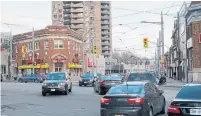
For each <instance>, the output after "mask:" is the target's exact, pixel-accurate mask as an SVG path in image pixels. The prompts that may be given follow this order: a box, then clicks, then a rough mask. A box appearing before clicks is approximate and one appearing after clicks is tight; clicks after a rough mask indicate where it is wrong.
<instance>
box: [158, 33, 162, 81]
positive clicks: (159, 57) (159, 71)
mask: <svg viewBox="0 0 201 116" xmlns="http://www.w3.org/2000/svg"><path fill="white" fill-rule="evenodd" d="M158 73H159V78H161V31H159V39H158Z"/></svg>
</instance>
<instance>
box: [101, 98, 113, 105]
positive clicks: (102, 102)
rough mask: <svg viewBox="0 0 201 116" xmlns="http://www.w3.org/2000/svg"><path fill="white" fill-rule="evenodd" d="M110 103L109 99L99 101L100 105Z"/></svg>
mask: <svg viewBox="0 0 201 116" xmlns="http://www.w3.org/2000/svg"><path fill="white" fill-rule="evenodd" d="M110 101H111V99H109V98H101V99H100V102H101V104H105V103H109V102H110Z"/></svg>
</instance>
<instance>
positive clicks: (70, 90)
mask: <svg viewBox="0 0 201 116" xmlns="http://www.w3.org/2000/svg"><path fill="white" fill-rule="evenodd" d="M68 91H69V92H72V84H71V86H70V89H69V90H68Z"/></svg>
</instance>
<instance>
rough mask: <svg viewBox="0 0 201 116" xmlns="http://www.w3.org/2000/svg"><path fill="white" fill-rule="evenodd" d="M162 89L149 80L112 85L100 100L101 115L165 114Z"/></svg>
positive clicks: (150, 115)
mask: <svg viewBox="0 0 201 116" xmlns="http://www.w3.org/2000/svg"><path fill="white" fill-rule="evenodd" d="M163 93H164V91H163V90H158V89H157V87H156V86H155V85H154V84H152V83H150V82H142V81H136V82H126V83H124V84H120V85H116V86H113V87H112V88H111V89H110V90H109V91H108V92H107V94H106V95H105V96H103V97H102V98H101V100H100V104H101V109H100V112H101V116H154V115H156V114H165V106H166V101H165V97H164V96H163Z"/></svg>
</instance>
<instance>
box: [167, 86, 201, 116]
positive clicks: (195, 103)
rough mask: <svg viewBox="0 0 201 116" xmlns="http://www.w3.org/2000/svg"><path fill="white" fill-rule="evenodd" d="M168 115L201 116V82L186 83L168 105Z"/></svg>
mask: <svg viewBox="0 0 201 116" xmlns="http://www.w3.org/2000/svg"><path fill="white" fill-rule="evenodd" d="M168 116H201V84H188V85H185V86H184V87H183V88H182V89H181V90H180V91H179V92H178V94H177V95H176V97H175V99H174V100H173V101H172V103H171V104H170V106H169V107H168Z"/></svg>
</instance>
